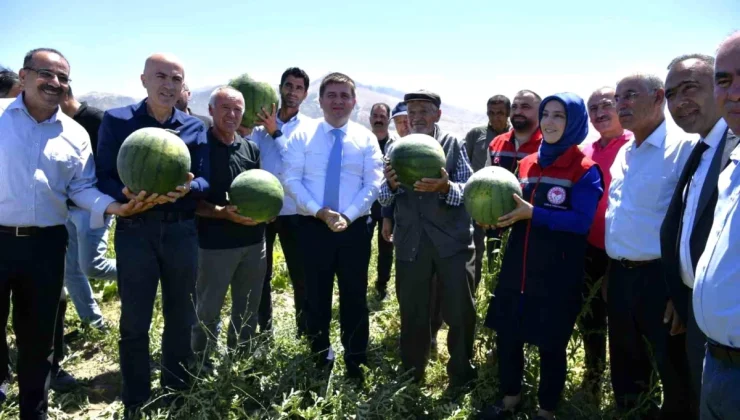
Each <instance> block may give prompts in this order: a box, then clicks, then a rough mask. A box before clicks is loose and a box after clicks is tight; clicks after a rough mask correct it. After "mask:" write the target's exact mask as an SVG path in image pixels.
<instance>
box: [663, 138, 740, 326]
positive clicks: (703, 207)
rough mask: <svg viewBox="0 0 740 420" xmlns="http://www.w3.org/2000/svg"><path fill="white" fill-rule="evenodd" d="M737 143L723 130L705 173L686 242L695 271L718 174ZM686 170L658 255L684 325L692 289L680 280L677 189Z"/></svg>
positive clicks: (711, 214) (679, 200) (709, 224)
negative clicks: (692, 225)
mask: <svg viewBox="0 0 740 420" xmlns="http://www.w3.org/2000/svg"><path fill="white" fill-rule="evenodd" d="M739 139H740V138H738V136H736V135H735V134H734V133H733V132H732V131H731V130H729V129H727V130H725V134H724V135H723V136H722V140H720V142H719V145H718V147H717V151H716V152H715V154H714V157H713V158H712V163H711V166H710V167H709V172H707V177H706V179H705V181H704V185H703V186H702V190H701V194H700V195H699V203H698V205H697V208H696V213H697V215H696V217H695V218H694V227H693V228H692V231H691V238H690V239H689V241H690V242H689V247H690V250H691V251H690V252H691V261H692V264H693V266H694V268H696V264H697V262H698V261H699V257H701V254H702V252H704V247H705V246H706V244H707V238H708V237H709V231H710V230H711V228H712V221H713V220H714V207H715V205H716V204H717V194H718V192H717V180H718V179H719V174H720V172H722V170H723V169H724V168H725V167H726V166H727V164H728V163H729V160H730V153H731V152H732V151H733V150H734V149H735V146H737V144H738V140H739ZM688 169H689V168H688V165H687V166H686V167H684V169H683V172H682V173H681V177H680V178H679V181H678V186H677V187H676V190H675V191H674V192H673V198H671V204H670V206H669V207H668V212H667V213H666V215H665V219H663V224H662V226H661V228H660V252H661V258H662V262H663V273H664V276H665V281H666V284H667V286H668V292H669V294H670V297H671V299H672V300H673V305H674V307H675V308H676V311H678V315H679V316H680V317H681V319H682V320H684V321H685V320H687V319H688V316H689V314H688V311H689V309H688V305H689V299H690V297H691V289H690V288H689V287H687V286H686V285H685V284H684V283H683V280H682V279H681V261H680V257H679V252H680V242H679V236H680V235H681V232H680V231H679V229H680V226H681V209H682V207H683V188H679V187H680V186H681V185H685V184H686V178H687V177H688Z"/></svg>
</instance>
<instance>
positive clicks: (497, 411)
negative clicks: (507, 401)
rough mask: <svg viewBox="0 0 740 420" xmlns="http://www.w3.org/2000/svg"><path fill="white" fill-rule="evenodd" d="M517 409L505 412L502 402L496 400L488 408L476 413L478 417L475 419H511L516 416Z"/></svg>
mask: <svg viewBox="0 0 740 420" xmlns="http://www.w3.org/2000/svg"><path fill="white" fill-rule="evenodd" d="M518 411H519V410H518V408H516V407H515V408H514V409H513V410H507V409H505V408H504V401H503V400H498V401H496V402H495V403H494V404H493V405H489V406H488V407H485V408H484V409H483V410H481V411H480V412H478V415H477V416H476V417H475V418H476V419H477V420H506V419H513V418H515V416H516V413H517V412H518Z"/></svg>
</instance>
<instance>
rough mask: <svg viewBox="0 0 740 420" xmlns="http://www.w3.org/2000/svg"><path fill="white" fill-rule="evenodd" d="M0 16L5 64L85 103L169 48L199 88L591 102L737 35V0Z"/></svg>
mask: <svg viewBox="0 0 740 420" xmlns="http://www.w3.org/2000/svg"><path fill="white" fill-rule="evenodd" d="M432 4H436V6H431V5H432ZM0 10H1V11H2V13H1V14H2V22H3V34H4V37H3V38H4V40H3V41H2V43H1V45H0V63H2V64H4V65H6V66H10V67H11V68H13V69H15V70H17V69H18V68H19V67H20V66H21V64H22V59H23V55H24V54H25V52H27V51H28V50H29V49H32V48H34V47H40V46H49V47H54V48H57V49H59V50H61V51H62V52H63V53H64V54H65V55H66V56H67V57H68V58H69V61H70V63H71V66H72V74H71V77H72V79H73V86H74V87H75V89H76V92H77V93H78V94H79V93H84V92H88V91H92V90H95V91H103V92H115V93H123V94H128V95H131V96H137V97H141V96H143V95H144V91H143V89H142V88H141V86H140V83H139V75H140V74H141V71H142V68H143V64H144V60H145V58H146V57H147V56H148V55H150V54H152V53H154V52H160V51H162V52H172V53H174V54H176V55H178V56H179V57H180V58H181V59H182V60H183V62H184V63H185V77H186V80H187V81H188V82H189V84H190V85H191V87H193V88H198V87H201V86H208V85H214V84H220V83H224V82H226V81H227V80H228V79H229V78H231V77H233V76H235V75H237V74H240V73H243V72H248V73H250V74H252V75H253V76H254V77H256V78H258V79H262V80H265V81H268V82H270V83H273V84H277V83H278V82H279V77H280V74H281V73H282V71H283V70H284V69H285V68H287V67H290V66H299V67H302V68H304V69H306V70H307V71H308V72H309V75H311V76H313V77H318V76H320V75H323V74H324V73H326V72H328V71H342V72H344V73H347V74H349V75H350V76H352V77H353V78H354V79H355V80H357V81H359V82H363V83H367V84H373V85H382V86H390V87H394V88H398V89H399V90H412V89H418V88H427V89H430V90H435V91H437V92H439V93H440V94H441V96H442V100H443V103H453V104H456V105H461V106H464V107H466V108H470V109H473V108H477V107H479V106H480V108H483V107H484V104H485V100H486V99H487V98H488V97H489V96H491V95H492V94H495V93H504V94H507V95H511V94H513V93H514V92H516V91H517V90H519V89H522V88H529V89H534V90H537V91H538V92H539V93H541V94H542V95H543V96H544V95H546V94H548V93H554V92H556V91H564V90H571V91H575V92H577V93H580V94H582V95H587V94H588V93H589V92H590V91H591V90H593V89H594V88H596V87H599V86H601V85H605V84H613V83H614V82H615V81H616V80H617V79H618V78H619V77H620V76H624V75H626V74H627V73H629V72H634V71H638V70H639V71H646V72H654V73H657V74H659V75H661V76H663V75H664V74H665V67H666V65H667V64H668V62H669V61H670V60H671V59H672V58H673V57H674V56H676V55H679V54H682V53H690V52H702V53H709V54H711V53H713V52H714V50H715V48H716V46H717V44H718V43H719V42H720V41H721V40H722V39H723V38H724V37H725V36H727V35H728V34H729V33H730V32H732V31H733V30H735V29H740V5H739V4H738V0H698V1H697V0H674V1H669V0H623V1H619V0H612V1H598V0H592V1H564V0H560V1H554V0H551V1H526V0H510V1H507V2H501V1H494V0H480V1H465V0H457V1H446V0H439V1H417V0H410V1H405V0H395V1H390V0H376V1H369V0H364V1H348V0H345V1H318V2H316V1H314V2H311V1H300V2H299V1H279V0H273V1H270V0H267V1H265V0H262V1H244V2H239V1H227V2H220V1H202V0H199V1H194V0H180V1H177V2H163V1H156V0H147V1H142V0H117V1H110V0H97V1H75V0H70V1H67V2H61V3H57V4H55V3H54V2H52V3H50V2H48V0H47V1H39V0H22V1H21V0H0ZM481 111H482V109H481Z"/></svg>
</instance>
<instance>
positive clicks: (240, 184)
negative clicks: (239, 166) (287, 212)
mask: <svg viewBox="0 0 740 420" xmlns="http://www.w3.org/2000/svg"><path fill="white" fill-rule="evenodd" d="M283 196H284V191H283V186H282V185H281V184H280V180H278V179H277V178H276V177H275V175H273V174H271V173H269V172H267V171H265V170H263V169H250V170H248V171H244V172H242V173H240V174H239V175H237V177H236V178H234V181H232V182H231V188H230V189H229V203H230V204H231V205H234V206H236V209H237V212H238V213H239V214H241V215H242V216H244V217H249V218H251V219H252V220H254V221H255V222H260V223H261V222H266V221H268V220H270V219H272V218H273V217H275V216H277V215H278V214H280V209H282V208H283Z"/></svg>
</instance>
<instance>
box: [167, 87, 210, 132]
mask: <svg viewBox="0 0 740 420" xmlns="http://www.w3.org/2000/svg"><path fill="white" fill-rule="evenodd" d="M190 96H191V93H190V88H189V87H188V85H187V84H186V83H183V84H182V90H181V91H180V97H179V98H177V102H175V108H177V109H179V110H180V111H182V112H184V113H186V114H188V115H192V116H194V117H195V118H197V119H199V120H201V121H203V124H205V126H206V128H211V127H212V126H213V120H212V119H211V117H209V116H207V115H198V114H193V111H191V110H190V107H189V106H188V104H189V103H190Z"/></svg>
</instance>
